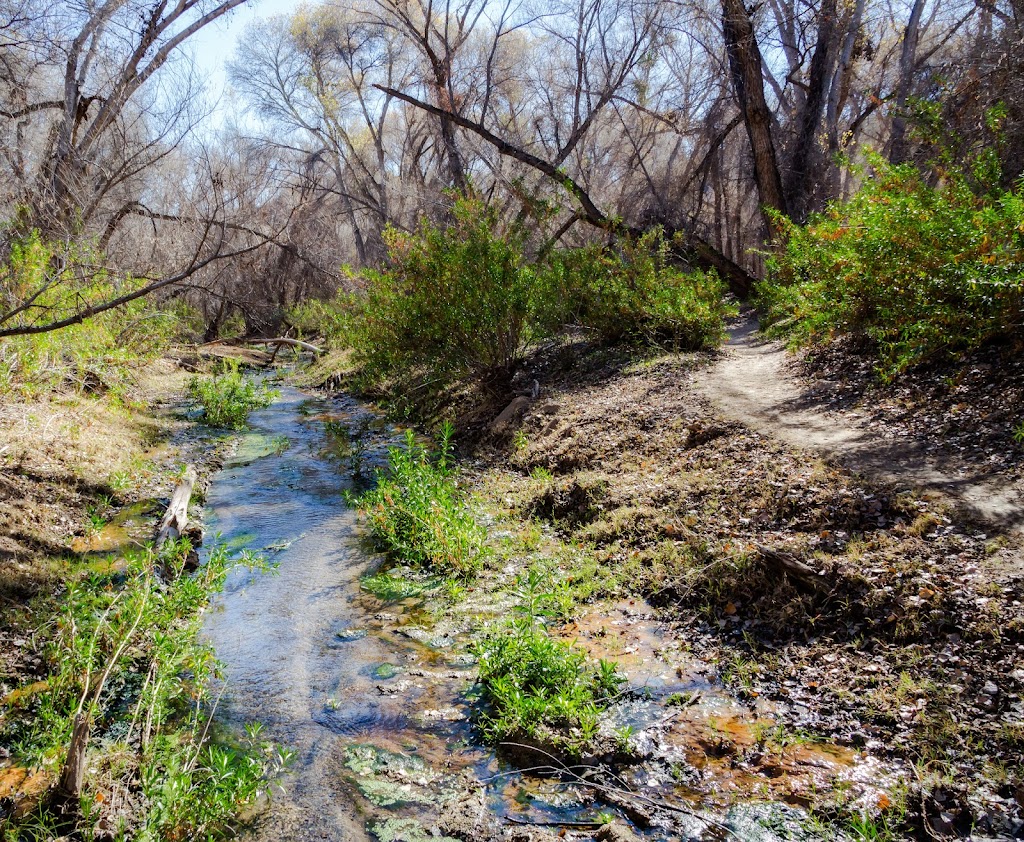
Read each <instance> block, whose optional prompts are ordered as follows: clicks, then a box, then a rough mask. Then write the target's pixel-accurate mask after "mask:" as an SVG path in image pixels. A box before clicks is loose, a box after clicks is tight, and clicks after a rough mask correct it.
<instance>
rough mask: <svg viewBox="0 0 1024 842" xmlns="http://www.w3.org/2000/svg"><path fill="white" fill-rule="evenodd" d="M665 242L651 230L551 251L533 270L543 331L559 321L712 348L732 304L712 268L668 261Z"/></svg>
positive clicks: (605, 333)
mask: <svg viewBox="0 0 1024 842" xmlns="http://www.w3.org/2000/svg"><path fill="white" fill-rule="evenodd" d="M670 252H671V243H670V242H669V241H668V240H666V239H665V238H664V236H663V235H662V233H661V232H660V231H658V230H654V231H650V232H648V233H646V234H644V235H643V236H641V237H639V238H638V239H631V238H623V239H621V240H619V241H618V242H617V243H616V244H615V245H614V247H604V246H589V247H586V248H581V249H569V250H565V251H561V252H555V253H553V254H552V256H551V257H550V260H549V261H548V264H547V265H546V266H545V267H543V269H541V270H540V273H539V274H540V285H541V287H542V290H543V293H542V294H541V295H540V296H538V298H539V299H540V300H541V301H543V302H544V304H545V306H544V307H543V308H542V309H540V310H539V311H538V312H537V318H538V321H540V322H541V323H543V324H546V327H547V330H548V331H550V332H553V331H556V330H557V329H558V328H559V327H560V326H561V325H563V324H572V325H577V326H580V327H583V328H587V329H590V330H593V331H596V332H597V334H598V335H599V336H600V337H601V338H602V339H605V340H607V341H615V340H618V339H622V338H624V337H630V336H632V337H643V338H646V339H649V340H655V341H658V340H670V341H671V342H673V343H674V344H676V345H677V346H679V347H681V348H686V349H691V350H696V349H700V348H707V347H713V346H715V345H717V344H718V342H719V341H720V340H721V338H722V336H723V334H724V331H725V318H726V316H728V315H730V314H731V313H733V312H735V308H734V307H733V306H732V305H730V304H728V303H727V302H726V300H725V297H724V296H725V291H726V290H725V285H724V284H723V283H722V282H721V280H720V279H719V278H718V277H717V276H716V275H715V274H714V273H705V272H690V273H684V272H681V271H680V270H679V269H677V268H675V267H674V266H672V264H671V260H670Z"/></svg>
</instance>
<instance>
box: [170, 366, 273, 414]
mask: <svg viewBox="0 0 1024 842" xmlns="http://www.w3.org/2000/svg"><path fill="white" fill-rule="evenodd" d="M226 365H227V368H226V370H225V371H224V372H223V373H222V374H218V375H214V376H213V377H193V378H191V379H190V380H189V382H188V394H189V397H190V398H191V399H192V400H193V401H195V402H196V403H198V404H199V405H200V406H202V408H203V414H204V416H205V419H206V423H207V424H210V425H212V426H214V427H227V428H229V429H232V430H243V429H245V422H246V419H247V418H248V417H249V413H250V412H252V411H253V410H255V409H263V408H264V407H267V406H270V404H271V403H273V402H274V398H276V397H277V396H278V394H280V393H279V392H277V391H276V390H275V389H271V388H270V387H269V386H266V385H264V384H263V383H256V382H254V381H252V380H250V379H248V378H246V377H244V376H243V375H242V373H241V372H240V371H239V370H238V363H237V362H232V363H227V362H226Z"/></svg>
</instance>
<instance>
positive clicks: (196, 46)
mask: <svg viewBox="0 0 1024 842" xmlns="http://www.w3.org/2000/svg"><path fill="white" fill-rule="evenodd" d="M300 5H301V2H300V0H248V2H247V3H244V4H242V5H241V6H240V7H238V8H237V9H233V10H232V11H230V12H228V14H226V15H224V17H222V18H220V19H219V20H216V21H214V22H213V23H211V24H210V25H209V26H206V27H204V28H203V29H201V30H200V31H199V32H197V33H196V34H195V35H194V36H193V37H192V38H190V39H189V41H188V45H189V47H188V49H190V50H191V52H192V55H193V56H194V57H195V61H196V67H197V68H198V69H199V70H200V71H201V72H202V73H203V75H204V76H206V77H207V79H208V84H207V89H206V93H207V95H208V97H209V99H210V101H211V102H214V103H216V111H215V113H214V114H212V115H211V117H210V120H209V123H211V124H213V125H215V126H219V125H222V124H223V123H224V122H225V120H226V119H227V117H228V116H229V114H230V111H231V109H232V105H231V100H230V97H228V96H226V95H225V94H226V93H227V89H228V79H227V73H226V72H225V69H224V66H225V64H226V63H227V62H228V61H230V60H231V58H232V56H233V55H234V52H235V45H236V44H237V43H238V39H239V38H240V37H241V35H242V33H243V32H244V31H245V28H246V27H247V26H248V25H249V24H250V23H252V22H253V21H256V20H260V19H262V18H268V17H273V16H274V15H281V14H286V13H289V12H293V11H295V9H297V8H298V7H299V6H300Z"/></svg>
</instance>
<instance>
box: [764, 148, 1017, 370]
mask: <svg viewBox="0 0 1024 842" xmlns="http://www.w3.org/2000/svg"><path fill="white" fill-rule="evenodd" d="M870 161H871V167H872V172H871V176H870V177H869V178H867V179H865V181H864V184H863V186H862V187H861V188H860V190H858V192H857V193H856V194H855V195H854V196H853V197H852V198H851V199H850V200H849V201H847V202H839V203H836V204H834V205H832V206H831V207H830V208H829V209H828V210H827V211H826V212H825V213H822V214H818V215H815V216H813V217H812V218H811V220H810V222H809V223H808V224H807V225H805V226H800V225H796V224H794V223H792V222H790V221H788V220H786V219H785V218H783V217H781V216H780V217H777V218H776V222H777V224H778V226H779V228H780V231H781V240H782V248H781V250H780V251H778V252H777V253H774V254H772V255H771V256H769V260H768V267H769V273H768V278H767V279H766V280H765V281H764V282H762V283H761V284H759V285H758V287H757V294H758V297H759V300H760V303H761V305H762V307H763V308H764V309H765V311H766V312H767V321H768V322H769V323H770V325H771V329H772V330H773V331H774V332H775V333H777V334H786V335H788V336H789V337H791V339H792V340H793V341H794V342H796V343H800V344H804V343H811V342H818V341H822V340H827V339H829V338H831V337H833V336H836V335H841V334H853V335H857V336H860V337H863V338H864V339H866V340H868V342H870V343H871V344H872V345H873V346H874V348H876V349H877V355H878V360H879V362H878V369H879V372H880V373H881V374H882V375H883V376H884V377H886V378H891V377H894V376H896V375H897V374H899V373H900V372H901V371H903V370H905V369H906V368H908V367H909V366H912V365H915V364H916V363H919V362H921V361H923V360H926V359H929V358H932V357H936V356H942V355H947V356H949V355H953V354H955V353H957V352H962V351H965V350H970V349H973V348H977V347H978V346H980V345H981V344H982V343H984V342H986V341H987V340H989V339H992V338H995V337H999V336H1007V335H1015V334H1019V332H1020V330H1021V327H1022V325H1024V320H1022V318H1021V312H1022V306H1024V270H1022V268H1021V267H1022V266H1024V186H1018V188H1017V189H1016V190H1010V191H1003V190H999V189H996V188H993V189H991V190H988V191H986V192H984V193H983V194H981V195H976V194H975V193H974V192H973V191H972V187H971V178H969V177H968V175H967V174H965V173H964V172H963V171H962V170H959V169H957V168H956V167H950V168H948V169H945V170H943V172H942V175H943V178H942V180H941V181H940V182H939V184H938V186H935V187H933V186H931V184H929V182H928V181H927V180H926V178H925V177H924V176H922V175H921V173H920V172H918V170H916V169H915V168H913V167H911V166H909V165H905V166H892V165H890V164H888V163H886V162H885V161H883V160H882V159H881V158H880V157H878V156H872V157H871V159H870Z"/></svg>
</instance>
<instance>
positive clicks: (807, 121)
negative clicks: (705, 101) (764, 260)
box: [786, 0, 836, 222]
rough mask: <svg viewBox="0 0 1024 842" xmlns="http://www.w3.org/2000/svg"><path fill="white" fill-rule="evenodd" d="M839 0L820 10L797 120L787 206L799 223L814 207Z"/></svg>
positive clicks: (827, 2) (825, 2)
mask: <svg viewBox="0 0 1024 842" xmlns="http://www.w3.org/2000/svg"><path fill="white" fill-rule="evenodd" d="M835 19H836V0H823V2H822V4H821V9H820V10H819V12H818V38H817V43H816V44H815V45H814V53H813V55H812V56H811V67H810V70H809V72H808V77H807V95H806V96H805V98H804V107H803V109H802V111H801V112H800V114H799V117H798V119H797V126H798V128H797V135H796V143H795V144H794V146H793V158H792V161H791V162H790V168H789V177H788V178H787V184H786V206H787V207H788V208H789V210H790V213H791V214H792V216H793V218H794V219H795V220H796V221H797V222H805V221H806V220H807V214H808V212H809V210H810V204H811V202H810V198H811V197H810V193H811V191H812V188H813V184H812V182H811V170H812V169H814V168H815V167H814V163H815V161H814V157H815V156H814V154H813V153H814V148H815V143H816V138H817V135H818V126H820V125H821V115H822V111H823V110H824V108H825V93H826V91H827V90H828V81H829V77H830V76H831V75H832V74H831V67H830V65H831V63H832V57H833V54H834V51H833V49H832V33H833V31H834V30H835Z"/></svg>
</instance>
